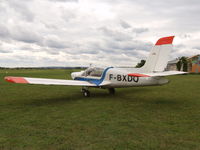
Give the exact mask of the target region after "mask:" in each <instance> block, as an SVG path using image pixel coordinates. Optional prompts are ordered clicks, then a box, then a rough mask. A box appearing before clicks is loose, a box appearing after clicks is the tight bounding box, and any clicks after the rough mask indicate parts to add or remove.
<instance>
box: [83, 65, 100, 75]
mask: <svg viewBox="0 0 200 150" xmlns="http://www.w3.org/2000/svg"><path fill="white" fill-rule="evenodd" d="M103 71H104V69H103V68H96V67H92V68H88V69H86V70H85V71H84V72H83V74H82V75H83V76H94V77H101V75H102V73H103Z"/></svg>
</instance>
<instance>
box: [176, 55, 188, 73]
mask: <svg viewBox="0 0 200 150" xmlns="http://www.w3.org/2000/svg"><path fill="white" fill-rule="evenodd" d="M176 66H177V69H178V71H180V70H182V71H185V72H187V70H188V61H187V58H186V57H184V56H183V57H181V58H179V61H178V62H177V64H176Z"/></svg>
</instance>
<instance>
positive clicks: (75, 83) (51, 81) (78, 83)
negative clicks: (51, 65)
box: [4, 77, 97, 86]
mask: <svg viewBox="0 0 200 150" xmlns="http://www.w3.org/2000/svg"><path fill="white" fill-rule="evenodd" d="M4 79H5V80H6V81H7V82H11V83H24V84H43V85H72V86H97V85H96V84H93V83H90V82H88V81H77V80H60V79H45V78H27V77H5V78H4Z"/></svg>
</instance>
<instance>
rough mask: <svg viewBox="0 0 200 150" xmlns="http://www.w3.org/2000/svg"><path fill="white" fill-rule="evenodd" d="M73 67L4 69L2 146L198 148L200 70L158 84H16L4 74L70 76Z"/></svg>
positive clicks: (0, 75) (106, 149)
mask: <svg viewBox="0 0 200 150" xmlns="http://www.w3.org/2000/svg"><path fill="white" fill-rule="evenodd" d="M72 71H73V70H7V73H6V70H0V149H3V150H4V149H5V150H7V149H17V150H23V149H27V150H29V149H30V150H35V149H36V150H38V149H41V150H44V149H50V150H55V149H59V150H135V149H136V150H158V149H159V150H188V149H191V150H198V149H200V75H182V76H172V77H169V79H170V80H171V83H169V84H167V85H164V86H156V87H137V88H124V89H117V90H116V95H114V96H112V95H109V94H108V92H107V91H106V90H101V89H91V97H90V98H85V97H83V96H82V93H80V87H71V86H42V85H24V84H12V83H7V82H5V81H3V77H4V76H29V77H47V78H60V79H64V78H68V79H70V72H72Z"/></svg>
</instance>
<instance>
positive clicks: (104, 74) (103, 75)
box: [74, 67, 113, 86]
mask: <svg viewBox="0 0 200 150" xmlns="http://www.w3.org/2000/svg"><path fill="white" fill-rule="evenodd" d="M110 68H113V67H108V68H106V69H105V70H104V72H103V74H102V76H101V78H100V79H93V78H87V77H85V78H84V77H76V78H75V79H74V80H79V81H88V82H90V83H94V84H96V85H97V86H99V85H100V84H101V83H102V82H103V80H104V79H105V77H106V73H107V71H108V70H109V69H110Z"/></svg>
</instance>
